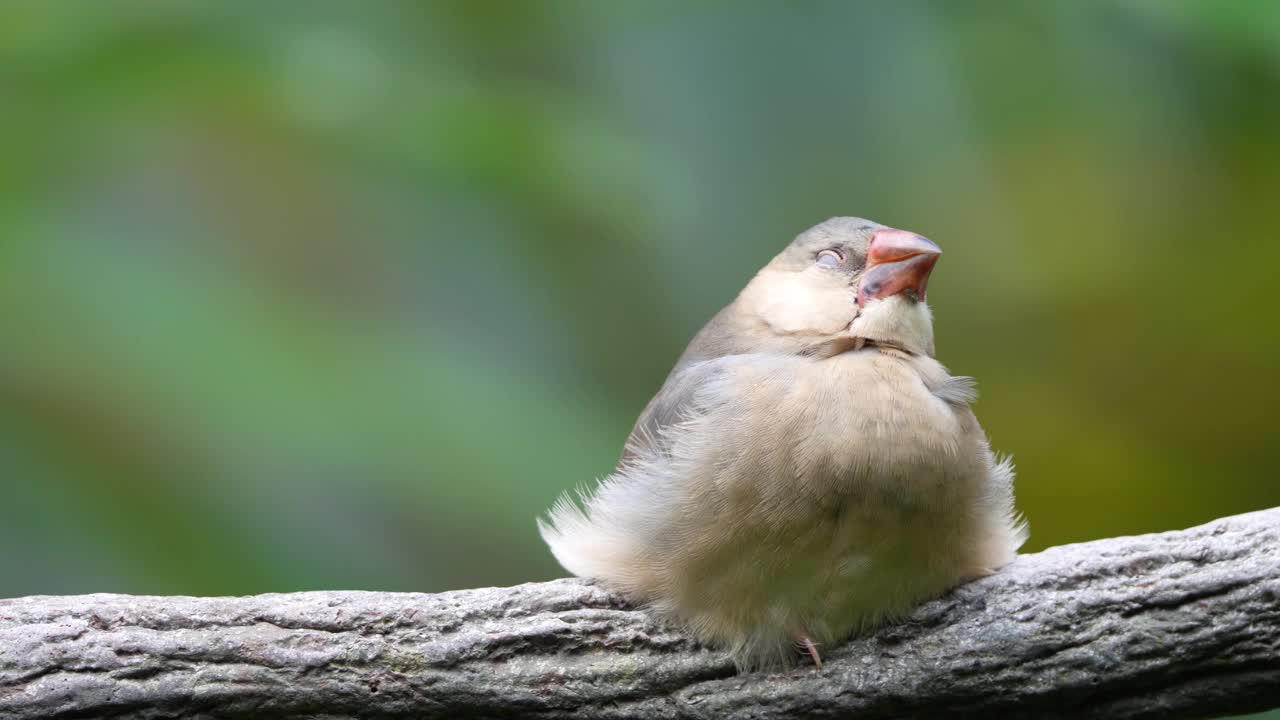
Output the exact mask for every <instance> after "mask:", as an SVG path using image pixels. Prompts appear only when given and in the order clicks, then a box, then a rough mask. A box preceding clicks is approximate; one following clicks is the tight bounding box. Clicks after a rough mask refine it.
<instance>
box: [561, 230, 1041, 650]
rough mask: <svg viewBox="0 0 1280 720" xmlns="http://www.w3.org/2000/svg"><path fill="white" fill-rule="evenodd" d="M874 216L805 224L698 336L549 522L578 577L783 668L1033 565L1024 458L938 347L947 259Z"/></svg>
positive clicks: (709, 639)
mask: <svg viewBox="0 0 1280 720" xmlns="http://www.w3.org/2000/svg"><path fill="white" fill-rule="evenodd" d="M941 252H942V251H941V250H940V249H939V248H938V246H937V245H936V244H934V243H933V242H931V241H929V240H927V239H925V238H923V237H921V236H919V235H916V234H915V233H911V232H907V231H905V230H896V229H893V228H888V227H885V226H883V225H879V224H877V223H874V222H871V221H869V220H863V219H861V218H853V217H837V218H832V219H830V220H827V221H825V222H823V223H821V224H819V225H817V226H815V227H813V228H810V229H809V230H806V231H805V232H803V233H801V234H800V235H799V236H798V237H796V239H795V240H794V241H793V242H792V243H791V244H790V245H789V246H788V247H787V248H786V249H785V250H783V251H782V253H780V254H779V255H778V256H777V257H775V258H774V259H773V260H772V261H771V262H770V263H769V264H768V265H766V266H765V267H764V269H763V270H761V271H760V272H759V273H757V274H756V276H755V277H754V278H753V279H752V280H751V282H749V283H748V284H747V286H746V288H745V289H743V290H742V292H741V293H740V294H739V295H738V297H737V298H736V299H735V300H734V301H733V302H732V303H730V304H729V305H728V306H727V307H725V308H724V309H723V310H721V311H720V312H719V313H718V314H717V315H716V316H715V317H714V318H712V320H711V321H710V322H709V323H707V325H706V326H705V327H703V328H702V330H701V331H700V332H699V333H698V334H697V336H696V337H694V339H693V341H692V342H691V343H690V344H689V347H688V348H687V349H686V350H685V352H684V354H683V355H681V356H680V359H679V360H678V361H677V362H676V366H675V368H674V369H673V370H672V371H671V374H670V375H669V376H668V377H667V380H666V383H665V384H664V385H663V386H662V389H661V390H659V392H658V394H657V395H656V396H655V397H654V398H653V399H652V400H651V401H650V402H649V404H648V406H647V407H645V409H644V411H643V412H642V413H641V415H640V417H639V419H638V420H637V422H636V424H635V429H634V430H632V432H631V435H630V437H629V438H628V440H627V443H626V446H625V450H624V452H623V455H622V459H621V461H620V462H619V464H618V466H617V468H616V469H615V470H614V471H613V473H612V474H610V475H609V476H608V477H606V478H605V479H604V480H602V481H601V482H600V484H599V487H598V488H596V489H595V490H594V491H591V492H586V491H580V493H579V496H580V497H579V499H580V503H579V502H575V500H574V498H573V497H571V496H570V495H565V496H562V497H561V498H560V499H559V500H558V501H557V502H556V504H555V505H554V506H553V507H552V509H551V510H550V512H549V513H548V517H547V518H546V519H545V520H542V519H540V520H539V523H538V525H539V529H540V531H541V533H542V537H543V539H544V540H545V541H546V542H547V544H548V545H549V546H550V548H551V552H552V553H553V554H554V555H555V557H556V559H557V560H559V562H560V564H561V565H563V566H564V567H565V569H567V570H568V571H569V572H571V573H573V574H575V575H580V576H583V577H592V578H596V579H598V580H599V581H601V582H602V583H603V584H604V585H605V586H607V587H610V588H612V589H614V590H616V591H618V592H620V593H622V594H623V595H624V596H626V597H627V598H629V599H630V600H632V601H634V602H636V603H640V604H644V605H647V606H650V607H653V608H655V609H656V610H658V611H659V612H661V613H662V614H663V615H665V616H666V617H669V618H670V619H672V620H674V621H676V622H678V623H682V624H684V625H685V626H687V627H688V628H689V629H690V630H691V631H692V632H693V633H694V634H695V635H697V637H698V638H699V639H700V640H702V641H703V642H705V643H707V644H710V645H713V646H718V647H723V648H726V649H727V650H728V651H729V653H730V655H731V656H732V658H733V660H734V662H735V663H736V664H737V666H738V668H739V669H742V670H752V669H774V668H779V667H785V666H788V665H790V664H792V663H794V662H795V660H796V659H797V658H799V657H802V656H803V655H804V654H807V655H809V656H810V657H811V658H812V660H813V662H814V664H815V665H816V666H817V667H818V668H819V669H820V668H821V666H822V660H821V656H820V654H819V651H818V648H819V647H821V646H825V645H830V644H833V643H836V642H839V641H842V640H844V639H845V638H847V637H849V636H850V635H852V634H856V633H862V632H866V631H869V630H870V629H872V628H874V627H876V626H878V625H880V624H883V623H885V622H888V621H891V620H893V619H894V618H898V617H901V616H902V615H903V614H905V613H906V612H907V611H909V610H910V609H912V608H913V607H914V606H916V605H917V604H919V603H921V602H923V601H925V600H927V599H930V598H933V597H937V596H939V595H941V594H942V593H943V592H945V591H946V590H948V589H949V588H951V587H954V586H956V585H958V584H961V583H964V582H966V581H968V580H971V579H974V578H978V577H982V576H985V575H989V574H991V573H993V572H995V571H996V570H997V569H998V568H1000V567H1001V566H1002V565H1004V564H1006V563H1008V562H1009V561H1010V560H1012V559H1013V558H1014V557H1015V555H1016V552H1017V549H1018V547H1019V546H1021V545H1022V543H1023V542H1024V540H1025V539H1026V536H1027V531H1026V525H1025V523H1024V522H1022V521H1021V520H1020V519H1019V518H1018V517H1017V516H1016V515H1015V513H1014V508H1013V467H1012V464H1011V463H1010V462H1009V460H1008V459H1000V458H998V457H996V456H995V455H994V454H993V453H992V451H991V448H990V446H989V444H988V442H987V438H986V435H985V434H984V433H983V431H982V428H981V427H979V425H978V421H977V419H976V418H975V417H974V414H973V412H972V410H971V409H970V407H969V405H970V403H972V402H973V400H974V398H975V392H974V383H973V380H972V379H970V378H967V377H953V376H952V375H950V374H949V373H948V372H947V369H946V368H944V367H943V366H942V365H941V364H939V363H938V361H937V360H935V359H934V358H933V354H934V342H933V318H932V315H931V312H930V310H929V306H928V305H927V304H925V290H926V286H927V284H928V280H929V275H930V273H931V272H932V271H933V267H934V264H935V263H936V262H937V260H938V256H939V255H940V254H941Z"/></svg>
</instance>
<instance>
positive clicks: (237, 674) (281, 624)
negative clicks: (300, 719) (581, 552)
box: [0, 508, 1280, 719]
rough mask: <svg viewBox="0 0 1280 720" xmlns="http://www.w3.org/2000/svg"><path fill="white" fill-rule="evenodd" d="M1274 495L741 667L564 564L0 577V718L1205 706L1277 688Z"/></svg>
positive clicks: (1070, 710)
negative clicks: (95, 589)
mask: <svg viewBox="0 0 1280 720" xmlns="http://www.w3.org/2000/svg"><path fill="white" fill-rule="evenodd" d="M1278 541H1280V508H1277V509H1273V510H1267V511H1263V512H1256V513H1251V514H1248V515H1239V516H1235V517H1229V518H1223V519H1221V520H1217V521H1214V522H1212V523H1209V524H1208V525H1204V526H1201V527H1197V528H1193V529H1191V530H1185V531H1181V532H1171V533H1163V534H1159V535H1146V536H1141V537H1132V538H1113V539H1109V540H1100V541H1097V542H1090V543H1083V544H1079V545H1068V546H1063V547H1058V548H1053V549H1050V550H1046V551H1045V552H1042V553H1038V554H1035V555H1024V556H1022V557H1020V558H1019V559H1018V560H1017V561H1016V562H1014V563H1013V564H1012V565H1010V566H1009V567H1007V568H1005V569H1004V570H1002V571H1001V572H1000V573H998V574H996V575H994V576H992V577H990V578H987V579H984V580H981V581H978V582H975V583H971V584H969V585H966V586H964V587H961V588H959V589H957V590H955V591H953V592H952V593H950V594H949V595H947V596H946V597H943V598H942V599H940V600H937V601H934V602H931V603H928V604H926V605H924V606H922V607H921V608H919V610H918V611H916V612H915V613H913V614H912V615H911V616H910V618H909V619H907V620H906V621H905V622H902V623H900V624H897V625H893V626H890V627H886V628H883V629H881V630H880V631H879V632H877V633H875V634H874V635H872V636H870V637H866V638H861V639H858V640H855V641H852V642H850V643H847V644H845V645H844V646H842V647H839V648H827V649H825V655H826V659H827V664H826V667H825V668H824V669H823V670H822V671H820V672H819V671H815V670H814V669H813V668H812V666H805V667H801V668H797V669H796V670H793V671H790V672H786V673H777V674H746V675H738V674H735V672H734V668H733V665H732V664H731V663H730V662H729V661H728V660H727V659H726V658H725V657H724V655H723V654H721V653H719V652H716V651H714V650H708V649H704V648H701V647H698V646H697V645H696V644H695V643H693V642H691V641H690V640H689V639H688V638H687V637H686V636H685V635H684V634H682V633H681V632H679V631H678V630H675V629H672V628H668V627H666V626H665V625H663V624H662V623H661V622H659V621H657V620H655V619H654V618H653V617H652V616H651V615H650V614H648V613H646V612H643V611H640V610H635V609H631V608H628V607H627V606H626V604H625V603H623V602H622V601H620V600H619V599H618V598H617V597H614V596H613V595H611V594H609V593H608V592H606V591H604V590H603V589H601V588H599V587H596V586H593V585H591V584H590V583H587V582H583V581H580V580H557V581H554V582H548V583H536V584H528V585H520V586H517V587H512V588H489V589H481V590H464V591H459V592H448V593H440V594H436V595H420V594H406V593H371V592H308V593H296V594H289V595H260V596H255V597H243V598H192V597H133V596H126V595H85V596H76V597H27V598H18V599H13V600H0V717H6V718H50V717H106V716H128V717H140V718H159V717H281V716H305V717H416V718H433V717H439V718H463V717H475V718H480V717H491V718H519V717H538V718H668V717H674V718H743V719H746V718H760V719H764V718H800V717H856V718H885V717H904V716H929V717H945V716H966V717H967V716H978V717H983V716H986V717H995V716H999V717H1064V718H1067V717H1069V718H1089V717H1096V718H1139V717H1152V718H1156V717H1158V718H1166V717H1212V716H1217V715H1223V714H1230V713H1243V712H1251V711H1256V710H1263V709H1266V708H1269V707H1276V706H1280V551H1278V550H1277V548H1278V547H1280V543H1278Z"/></svg>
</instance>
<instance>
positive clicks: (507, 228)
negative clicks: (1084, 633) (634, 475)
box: [0, 0, 1280, 595]
mask: <svg viewBox="0 0 1280 720" xmlns="http://www.w3.org/2000/svg"><path fill="white" fill-rule="evenodd" d="M1278 191H1280V3H1268V2H1252V1H1248V0H1245V1H1241V2H1228V1H1220V2H1191V1H1174V0H1148V1H1145V2H1143V1H1139V0H1092V1H1084V0H1082V1H1079V2H1075V1H1067V0H1062V1H1060V2H1029V3H1018V2H980V1H969V2H949V1H946V0H939V1H937V2H923V1H917V2H910V1H900V2H888V1H884V2H866V3H856V2H818V3H804V4H791V3H782V2H768V3H765V2H711V3H696V4H690V3H678V2H646V3H601V2H586V1H583V2H528V3H521V2H500V3H499V2H494V3H489V2H471V1H464V0H460V1H458V2H449V3H445V2H440V3H417V2H390V1H386V2H370V3H351V2H306V3H293V4H289V3H256V2H215V3H209V2H194V1H192V2H179V1H173V2H162V1H159V0H154V1H150V2H143V1H141V0H137V1H132V2H126V1H118V2H116V1H111V2H109V1H106V0H104V1H102V2H44V1H31V2H3V3H0V595H21V594H29V593H70V592H89V591H124V592H136V593H195V594H225V593H254V592H263V591H291V590H303V589H316V588H353V589H354V588H362V589H396V590H423V591H433V590H443V589H447V588H460V587H470V586H480V585H501V584H510V583H516V582H521V581H525V580H537V579H544V578H550V577H554V576H557V575H560V574H562V573H561V571H559V569H558V568H557V566H556V565H555V563H554V561H553V560H552V559H551V557H550V555H549V554H548V553H547V551H546V550H545V548H544V547H543V546H542V543H541V541H540V540H539V539H538V537H537V534H536V532H535V528H534V522H533V521H534V517H535V516H536V515H537V514H538V513H539V512H541V511H542V510H543V509H544V508H545V507H547V506H548V505H549V504H550V503H551V502H552V500H553V499H554V498H555V497H556V496H557V495H558V494H559V493H560V492H561V491H563V490H565V489H567V488H571V487H573V486H575V485H579V484H582V483H589V482H591V481H592V480H593V479H595V478H597V477H599V476H601V475H603V474H605V473H607V472H608V471H609V470H610V469H611V467H612V464H613V462H614V460H615V459H616V457H617V455H618V453H619V450H620V448H621V444H622V441H623V439H624V438H625V436H626V433H627V431H628V430H629V429H630V425H631V422H632V420H633V418H634V417H635V415H636V414H637V413H638V412H639V410H640V409H641V408H642V407H643V405H644V403H645V402H646V400H647V399H648V398H649V396H650V395H651V394H652V393H653V392H654V391H655V390H656V389H657V387H658V386H659V384H660V383H661V381H662V379H663V377H664V376H665V374H666V372H667V370H668V369H669V367H670V366H671V364H672V362H673V361H674V359H675V357H676V356H677V355H678V354H679V352H680V351H681V349H682V348H683V347H684V345H685V343H686V342H687V341H688V339H689V338H690V337H691V335H692V334H693V333H694V332H695V331H696V330H697V328H698V327H699V326H700V325H701V323H702V322H704V321H705V320H706V319H707V318H708V317H710V315H711V314H712V313H714V312H715V311H716V310H717V309H718V308H719V307H721V306H722V305H723V304H725V303H726V302H727V301H729V300H730V299H731V298H732V297H733V295H734V293H735V292H736V291H737V290H738V289H740V288H741V287H742V285H743V284H744V283H745V281H746V280H747V279H748V278H749V277H750V275H751V274H752V273H753V272H754V271H755V270H756V269H757V268H759V267H760V266H761V265H763V264H764V263H765V262H766V261H767V260H768V259H769V258H770V257H771V256H772V255H773V254H774V253H775V252H777V251H778V250H779V249H780V248H781V247H782V246H783V245H785V244H786V243H787V242H788V241H789V240H790V239H791V238H792V237H793V236H794V235H795V234H796V233H798V232H799V231H801V230H803V229H805V228H806V227H808V226H810V225H812V224H814V223H816V222H818V221H820V220H822V219H824V218H826V217H829V216H832V215H843V214H850V215H861V216H865V217H869V218H872V219H874V220H877V221H879V222H883V223H886V224H890V225H895V226H898V227H903V228H908V229H911V230H915V231H917V232H920V233H922V234H925V235H927V236H929V237H931V238H933V239H935V240H936V241H938V242H939V243H940V244H941V245H942V246H943V247H944V248H945V250H946V255H945V256H944V258H943V260H942V262H941V263H940V265H939V267H938V271H937V272H936V274H935V275H934V278H933V282H932V283H931V286H930V299H931V301H932V304H933V307H934V312H935V315H936V322H937V333H938V347H939V356H940V359H942V360H943V362H944V363H946V364H947V365H948V366H949V367H951V369H952V370H953V371H955V372H957V373H960V374H966V375H973V376H975V377H976V378H977V379H978V381H979V383H980V387H981V390H982V397H981V400H980V401H979V404H978V406H977V410H978V414H979V417H980V418H981V420H982V422H983V424H984V425H985V427H986V429H987V431H988V433H989V434H990V435H991V437H992V440H993V443H994V445H995V446H996V447H997V448H998V449H999V450H1001V451H1005V452H1009V453H1011V454H1012V455H1013V456H1014V458H1015V460H1016V461H1017V464H1018V467H1019V473H1020V474H1019V479H1018V487H1017V492H1018V502H1019V506H1020V508H1021V510H1022V511H1023V512H1025V514H1026V515H1027V517H1028V519H1029V520H1030V523H1031V528H1032V535H1031V541H1030V544H1029V546H1028V548H1027V549H1029V550H1036V549H1040V548H1044V547H1046V546H1049V545H1054V544H1059V543H1065V542H1072V541H1079V540H1088V539H1091V538H1098V537H1104V536H1111V535H1118V534H1129V533H1142V532H1149V531H1156V530H1164V529H1171V528H1178V527H1184V526H1188V525H1192V524H1195V523H1200V522H1203V521H1206V520H1209V519H1211V518H1214V517H1217V516H1221V515H1227V514H1231V513H1238V512H1244V511H1248V510H1253V509H1260V508H1265V507H1270V506H1274V505H1280V483H1277V479H1276V468H1277V467H1280V442H1277V430H1280V413H1278V412H1277V408H1278V407H1280V383H1278V382H1277V377H1276V370H1277V367H1278V363H1277V360H1280V357H1278V354H1280V352H1278V351H1280V333H1277V332H1276V328H1277V325H1278V323H1277V320H1276V311H1277V309H1278V303H1277V301H1276V289H1275V280H1274V278H1275V266H1276V263H1277V261H1280V237H1277V232H1276V228H1277V227H1278V223H1277V221H1278V220H1280V203H1278V200H1280V197H1278Z"/></svg>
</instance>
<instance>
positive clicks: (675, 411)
mask: <svg viewBox="0 0 1280 720" xmlns="http://www.w3.org/2000/svg"><path fill="white" fill-rule="evenodd" d="M742 360H743V356H741V355H728V356H724V357H718V358H712V359H710V360H703V361H701V362H695V363H692V364H690V365H687V366H685V367H682V368H678V369H677V370H675V371H674V372H672V373H671V375H669V376H668V377H667V381H666V382H665V383H663V385H662V389H661V390H659V391H658V394H657V395H654V396H653V399H652V400H650V401H649V404H648V405H646V406H645V408H644V411H643V412H641V413H640V417H639V418H638V419H637V420H636V424H635V427H634V428H632V430H631V435H630V436H628V437H627V443H626V445H625V447H624V448H623V451H622V460H621V461H620V464H625V463H626V462H627V461H629V460H631V459H632V458H634V457H635V456H636V455H637V454H639V453H641V452H645V453H653V452H655V451H656V452H664V451H665V448H666V440H665V436H666V434H667V430H668V429H669V428H670V427H672V426H673V425H676V424H678V423H680V422H681V421H682V420H686V419H688V418H689V417H690V416H692V415H694V414H696V413H697V412H698V408H699V405H700V403H701V398H702V397H703V395H702V393H701V392H700V391H702V390H705V389H706V388H707V387H708V386H709V385H710V384H712V383H715V382H717V381H718V380H720V379H722V378H724V377H725V375H726V374H727V373H728V371H729V369H730V368H731V367H732V366H734V365H736V364H738V363H740V362H742Z"/></svg>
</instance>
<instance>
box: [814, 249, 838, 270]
mask: <svg viewBox="0 0 1280 720" xmlns="http://www.w3.org/2000/svg"><path fill="white" fill-rule="evenodd" d="M816 262H817V263H818V265H820V266H822V267H828V268H836V267H840V266H841V265H843V264H844V253H842V252H840V251H839V250H836V249H835V248H829V249H827V250H823V251H822V252H820V253H818V257H817V260H816Z"/></svg>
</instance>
